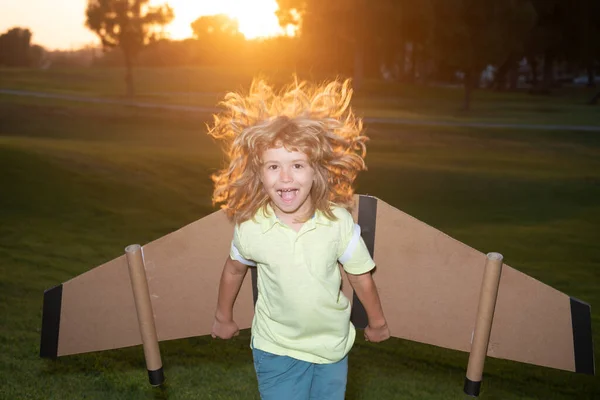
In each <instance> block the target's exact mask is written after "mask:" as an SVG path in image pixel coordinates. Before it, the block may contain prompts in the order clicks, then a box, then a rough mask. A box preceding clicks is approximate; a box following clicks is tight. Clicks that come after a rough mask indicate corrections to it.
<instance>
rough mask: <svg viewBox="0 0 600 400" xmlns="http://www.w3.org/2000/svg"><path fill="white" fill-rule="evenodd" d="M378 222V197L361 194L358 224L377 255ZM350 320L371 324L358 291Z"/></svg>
mask: <svg viewBox="0 0 600 400" xmlns="http://www.w3.org/2000/svg"><path fill="white" fill-rule="evenodd" d="M376 224H377V198H375V197H370V196H364V195H360V197H359V201H358V225H360V231H361V232H360V235H361V237H362V238H363V240H364V242H365V245H366V246H367V249H368V250H369V254H370V255H371V257H375V227H376ZM350 320H351V321H352V323H353V324H354V326H355V327H357V328H359V329H364V328H366V327H367V326H368V325H369V319H368V317H367V312H366V310H365V307H364V306H363V304H362V303H361V302H360V300H359V299H358V296H357V295H356V292H354V294H353V296H352V312H351V314H350Z"/></svg>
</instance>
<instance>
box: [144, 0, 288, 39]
mask: <svg viewBox="0 0 600 400" xmlns="http://www.w3.org/2000/svg"><path fill="white" fill-rule="evenodd" d="M164 2H165V1H164V0H162V1H161V0H155V1H153V3H155V4H161V3H164ZM166 2H167V3H169V4H170V5H171V7H172V8H173V11H174V12H175V19H174V20H173V22H172V23H171V24H170V25H168V26H167V27H166V29H165V30H166V33H167V34H169V36H170V37H171V38H172V39H176V40H177V39H184V38H189V37H191V36H192V28H191V27H190V24H191V23H192V22H193V21H195V20H196V19H197V18H198V17H200V16H203V15H215V14H227V15H228V16H229V17H231V18H232V19H236V20H237V21H238V24H239V30H240V32H241V33H242V34H243V35H244V36H245V37H246V39H257V38H262V37H271V36H278V35H284V34H291V32H286V31H284V29H283V28H281V27H280V26H279V22H278V20H277V16H276V15H275V11H277V9H278V6H277V2H276V1H275V0H219V1H210V2H209V1H199V0H195V1H193V0H167V1H166Z"/></svg>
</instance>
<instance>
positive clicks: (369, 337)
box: [365, 322, 390, 343]
mask: <svg viewBox="0 0 600 400" xmlns="http://www.w3.org/2000/svg"><path fill="white" fill-rule="evenodd" d="M389 338H390V329H389V328H388V326H387V323H386V322H384V323H383V325H379V326H374V327H373V326H371V325H369V326H367V327H366V328H365V340H366V341H367V342H375V343H377V342H383V341H384V340H387V339H389Z"/></svg>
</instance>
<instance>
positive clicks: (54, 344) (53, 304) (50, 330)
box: [40, 284, 63, 358]
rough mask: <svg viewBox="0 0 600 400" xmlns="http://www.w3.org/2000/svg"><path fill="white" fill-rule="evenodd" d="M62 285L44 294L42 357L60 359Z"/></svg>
mask: <svg viewBox="0 0 600 400" xmlns="http://www.w3.org/2000/svg"><path fill="white" fill-rule="evenodd" d="M62 291H63V286H62V284H60V285H58V286H54V287H53V288H50V289H48V290H46V291H45V292H44V306H43V310H42V335H41V339H40V357H43V358H56V357H58V334H59V332H60V310H61V307H62Z"/></svg>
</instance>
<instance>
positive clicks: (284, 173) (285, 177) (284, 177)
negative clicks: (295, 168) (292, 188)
mask: <svg viewBox="0 0 600 400" xmlns="http://www.w3.org/2000/svg"><path fill="white" fill-rule="evenodd" d="M279 180H281V182H286V183H288V182H291V181H292V174H291V172H290V170H289V169H288V168H281V172H280V173H279Z"/></svg>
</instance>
